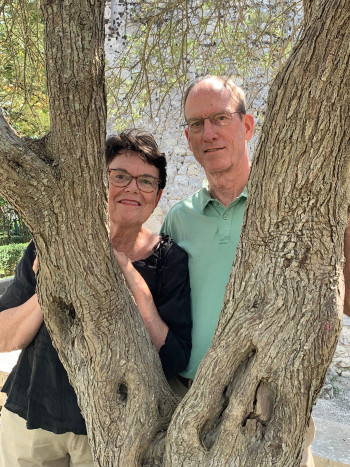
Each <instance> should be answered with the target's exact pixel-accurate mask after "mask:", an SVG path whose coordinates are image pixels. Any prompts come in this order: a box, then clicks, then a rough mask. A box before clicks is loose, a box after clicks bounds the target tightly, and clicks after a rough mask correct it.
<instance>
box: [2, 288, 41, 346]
mask: <svg viewBox="0 0 350 467" xmlns="http://www.w3.org/2000/svg"><path fill="white" fill-rule="evenodd" d="M42 322H43V315H42V313H41V310H40V305H39V303H38V297H37V295H36V294H34V295H33V296H32V297H31V298H30V299H29V300H27V301H26V302H25V303H23V305H19V306H16V307H14V308H8V309H7V310H4V311H2V312H1V313H0V352H11V351H12V350H19V349H24V348H25V347H27V346H28V345H29V344H30V343H31V341H32V340H33V339H34V337H35V335H36V333H37V332H38V330H39V328H40V326H41V324H42Z"/></svg>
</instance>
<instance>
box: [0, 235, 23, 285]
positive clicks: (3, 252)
mask: <svg viewBox="0 0 350 467" xmlns="http://www.w3.org/2000/svg"><path fill="white" fill-rule="evenodd" d="M27 245H28V243H13V244H11V245H1V246H0V277H8V276H13V274H14V272H15V268H16V265H17V263H18V261H19V260H20V259H21V257H22V255H23V252H24V250H25V249H26V247H27Z"/></svg>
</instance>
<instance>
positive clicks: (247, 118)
mask: <svg viewBox="0 0 350 467" xmlns="http://www.w3.org/2000/svg"><path fill="white" fill-rule="evenodd" d="M243 123H244V126H245V140H246V141H249V140H250V139H251V137H252V136H253V133H254V117H253V115H252V114H245V115H243Z"/></svg>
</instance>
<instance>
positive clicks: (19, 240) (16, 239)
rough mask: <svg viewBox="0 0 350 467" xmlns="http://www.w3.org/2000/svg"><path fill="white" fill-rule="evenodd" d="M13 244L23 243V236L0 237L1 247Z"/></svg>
mask: <svg viewBox="0 0 350 467" xmlns="http://www.w3.org/2000/svg"><path fill="white" fill-rule="evenodd" d="M11 243H23V237H22V235H11V236H10V238H9V237H8V236H7V235H0V245H11Z"/></svg>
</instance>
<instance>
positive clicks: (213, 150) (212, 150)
mask: <svg viewBox="0 0 350 467" xmlns="http://www.w3.org/2000/svg"><path fill="white" fill-rule="evenodd" d="M220 149H223V148H212V149H205V151H204V152H215V151H220Z"/></svg>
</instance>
